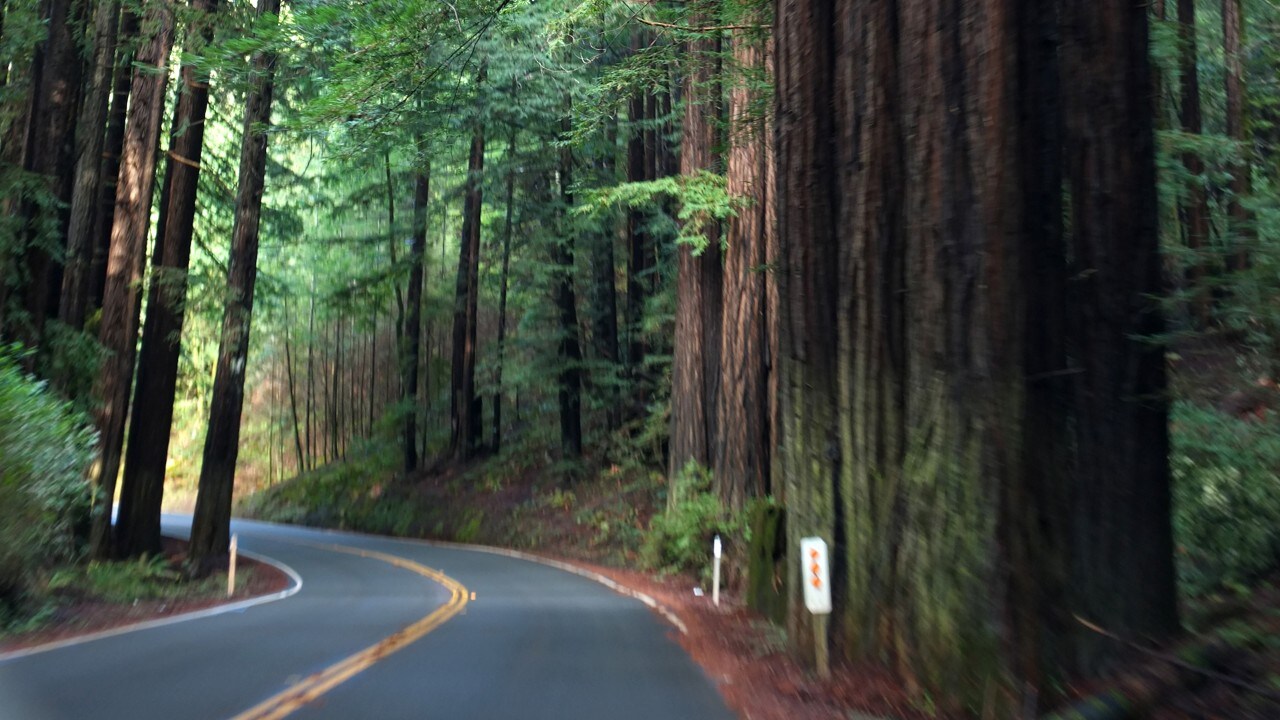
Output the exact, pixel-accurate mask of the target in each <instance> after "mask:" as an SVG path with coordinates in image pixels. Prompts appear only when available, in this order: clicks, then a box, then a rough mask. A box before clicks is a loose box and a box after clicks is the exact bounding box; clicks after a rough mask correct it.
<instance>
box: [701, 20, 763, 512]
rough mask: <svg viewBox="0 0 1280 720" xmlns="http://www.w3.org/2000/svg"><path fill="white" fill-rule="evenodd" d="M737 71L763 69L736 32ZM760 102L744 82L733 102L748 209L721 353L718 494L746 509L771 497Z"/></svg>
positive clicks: (734, 177) (732, 155) (735, 185)
mask: <svg viewBox="0 0 1280 720" xmlns="http://www.w3.org/2000/svg"><path fill="white" fill-rule="evenodd" d="M733 57H734V62H735V64H736V65H737V66H738V67H740V68H743V69H744V70H746V71H748V72H753V71H754V72H759V71H761V70H763V69H764V67H765V64H766V60H765V47H764V40H763V39H759V38H752V37H748V36H747V35H746V34H745V33H744V31H737V33H736V34H735V35H734V38H733ZM756 104H757V98H755V97H754V93H752V91H751V89H750V86H749V85H748V84H747V81H746V80H745V79H744V80H743V81H740V82H738V83H736V84H735V86H734V88H733V90H732V91H731V93H730V95H729V122H730V127H731V132H732V135H731V138H730V144H729V167H728V190H729V195H730V196H733V197H747V198H750V200H751V205H750V206H749V207H745V208H742V209H741V210H739V211H738V214H737V215H736V216H735V217H733V218H730V220H729V230H728V242H727V243H726V249H725V259H724V308H723V310H724V318H723V321H722V324H721V329H722V332H723V336H722V339H721V347H720V353H719V355H720V360H721V367H720V375H721V383H722V384H721V389H720V396H719V398H718V401H719V404H718V406H717V408H716V412H717V414H718V415H719V418H718V420H717V421H716V426H717V427H718V428H719V433H720V434H719V437H718V438H717V440H718V442H717V443H716V445H715V454H714V458H713V459H714V469H715V474H714V478H715V486H716V491H717V494H718V495H719V496H720V498H721V500H723V501H724V502H725V503H726V504H727V505H728V506H729V507H731V508H734V509H741V508H742V507H744V506H745V504H746V501H747V500H748V499H749V498H753V497H761V496H763V495H765V494H766V493H768V491H769V463H770V444H769V441H770V425H769V422H770V419H771V418H770V413H769V407H770V400H769V368H770V365H771V358H770V356H769V350H770V347H769V341H768V336H767V330H768V323H769V318H770V317H771V316H772V315H773V314H774V313H775V312H776V308H771V307H769V305H768V300H769V292H768V286H769V285H770V284H771V283H772V279H771V277H770V275H769V274H768V273H766V272H765V271H764V268H765V267H767V265H768V263H769V262H771V260H770V257H769V255H768V247H769V244H770V240H769V236H770V235H771V234H772V232H773V229H772V228H771V227H770V226H769V217H768V209H769V207H770V205H771V204H772V203H773V201H774V198H773V197H772V195H771V194H770V192H769V190H770V188H769V186H768V180H769V170H768V163H769V157H770V153H769V152H768V150H767V147H768V140H769V137H768V134H767V128H766V126H765V122H764V119H763V118H759V117H757V116H755V115H754V114H753V113H754V107H755V106H756Z"/></svg>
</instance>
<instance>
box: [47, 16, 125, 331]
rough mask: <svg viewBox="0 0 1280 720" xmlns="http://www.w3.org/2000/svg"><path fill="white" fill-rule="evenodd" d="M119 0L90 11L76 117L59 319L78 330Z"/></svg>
mask: <svg viewBox="0 0 1280 720" xmlns="http://www.w3.org/2000/svg"><path fill="white" fill-rule="evenodd" d="M119 29H120V0H99V2H98V4H97V7H96V8H95V9H94V15H93V56H92V61H91V64H90V67H89V80H88V82H87V83H85V96H84V99H83V100H82V102H81V104H80V118H79V120H78V122H77V125H78V127H79V132H78V133H77V135H76V156H75V175H74V185H73V187H72V189H71V213H70V220H69V224H68V226H67V257H66V263H65V272H64V274H63V277H62V302H61V306H60V307H59V313H60V319H61V320H62V322H64V323H66V324H67V325H69V326H71V327H72V328H75V329H77V330H79V329H80V328H82V327H84V320H85V315H86V312H87V310H88V306H89V291H90V281H89V265H90V263H91V261H92V256H93V237H94V236H93V230H94V223H93V221H94V217H95V215H96V210H97V208H98V202H99V197H100V196H99V180H100V178H101V176H102V175H101V174H102V164H103V163H102V148H103V143H104V142H105V141H106V126H107V107H108V101H109V100H110V99H111V78H112V74H113V73H112V71H113V70H114V69H115V58H116V36H117V34H118V32H119Z"/></svg>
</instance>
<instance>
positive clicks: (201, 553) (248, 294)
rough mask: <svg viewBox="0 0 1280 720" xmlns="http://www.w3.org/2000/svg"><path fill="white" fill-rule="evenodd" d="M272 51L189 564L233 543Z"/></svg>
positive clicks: (270, 1)
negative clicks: (234, 495) (233, 508)
mask: <svg viewBox="0 0 1280 720" xmlns="http://www.w3.org/2000/svg"><path fill="white" fill-rule="evenodd" d="M279 12H280V0H259V4H258V16H259V17H260V18H261V17H268V19H270V20H271V21H273V22H274V21H275V19H276V16H277V15H278V14H279ZM275 66H276V52H275V50H274V49H272V48H270V47H268V48H266V49H263V50H259V51H258V52H257V53H256V54H255V55H254V58H253V69H254V73H253V77H254V84H253V88H252V90H250V92H249V97H248V100H247V102H246V105H245V113H244V131H243V133H244V140H243V142H242V145H241V150H240V189H239V191H238V192H237V193H236V208H235V223H234V225H233V228H232V231H231V258H230V260H229V261H228V263H227V296H226V304H225V307H224V310H223V318H222V336H221V338H220V339H219V341H218V362H217V369H216V373H215V375H214V381H213V398H212V399H211V400H210V403H209V430H208V434H207V435H206V436H205V443H204V458H203V462H202V464H201V467H200V486H199V490H198V492H197V496H196V508H195V519H194V520H193V522H192V525H191V561H192V564H193V565H195V566H196V568H198V569H200V570H204V569H207V568H208V567H209V565H210V564H211V563H212V562H214V561H215V560H216V559H217V558H220V557H221V556H223V555H225V554H226V552H227V546H228V544H229V543H230V540H231V493H232V489H233V488H234V485H235V472H236V459H237V457H238V455H239V450H240V411H241V408H242V406H243V404H244V376H245V361H246V359H247V357H248V355H249V326H250V321H251V320H252V318H253V286H254V282H255V281H256V280H257V277H258V224H259V220H260V218H261V215H262V193H263V190H264V188H265V180H266V177H265V174H266V167H267V137H268V134H267V126H268V124H269V123H270V122H271V99H272V95H273V92H274V90H275Z"/></svg>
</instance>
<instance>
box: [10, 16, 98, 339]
mask: <svg viewBox="0 0 1280 720" xmlns="http://www.w3.org/2000/svg"><path fill="white" fill-rule="evenodd" d="M44 7H45V8H46V9H47V14H45V16H44V20H45V33H46V35H45V39H44V42H42V43H40V44H39V45H37V46H36V51H35V57H34V59H33V61H32V78H31V87H32V89H33V92H32V95H31V111H30V113H31V114H30V126H29V129H28V133H27V145H26V151H25V153H24V160H25V163H24V169H25V170H26V171H27V172H29V173H31V174H33V175H36V176H38V177H39V178H40V179H41V181H42V182H43V183H44V189H45V191H46V192H47V193H48V197H47V199H45V200H44V201H38V200H37V199H34V198H29V199H28V200H27V201H26V202H24V203H23V207H22V219H23V221H24V222H25V223H26V227H25V247H24V248H23V252H24V258H23V260H24V265H25V273H26V276H25V280H26V285H25V288H24V290H25V307H26V311H27V318H26V321H27V327H26V330H25V332H24V333H22V335H23V337H25V339H27V341H28V343H29V345H31V346H32V347H38V346H39V344H40V340H41V339H42V338H43V334H44V324H45V321H46V320H47V319H49V318H51V317H52V318H56V317H58V302H59V299H60V295H61V291H62V264H61V263H62V258H63V255H64V250H65V248H66V245H65V243H66V228H67V219H68V218H67V213H66V210H65V209H64V208H65V207H66V204H67V203H69V202H70V200H71V186H72V177H73V175H74V169H75V135H76V127H75V123H76V118H77V115H78V112H77V110H78V107H79V101H80V79H81V75H82V74H83V70H84V61H83V59H82V58H81V54H80V49H79V47H78V46H77V41H76V37H75V34H76V27H77V26H78V25H79V24H80V23H82V22H83V18H82V17H81V11H82V9H83V7H84V5H83V2H82V0H46V2H45V4H44Z"/></svg>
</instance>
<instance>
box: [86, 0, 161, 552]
mask: <svg viewBox="0 0 1280 720" xmlns="http://www.w3.org/2000/svg"><path fill="white" fill-rule="evenodd" d="M145 26H146V27H148V28H150V29H151V30H152V35H151V36H150V38H148V40H147V41H146V42H145V43H144V44H143V46H142V47H141V48H140V49H139V50H138V54H137V65H138V67H137V69H136V70H135V71H134V74H133V89H132V90H131V95H132V97H133V98H134V102H133V103H131V104H130V106H129V112H128V116H127V120H126V122H125V130H124V141H123V149H122V151H121V156H120V174H119V179H118V182H117V184H116V199H115V204H114V206H115V217H114V219H113V221H112V224H111V251H110V254H109V255H108V258H107V270H106V271H107V276H106V283H105V287H104V291H103V298H102V324H101V326H100V328H99V335H98V340H99V342H101V343H102V346H103V347H104V348H105V349H106V350H107V352H108V353H109V355H108V357H107V359H106V360H105V361H104V362H103V365H102V370H101V372H100V373H99V374H98V388H97V390H98V396H99V397H100V398H101V399H102V405H101V406H100V407H99V409H98V412H97V417H96V420H97V426H98V434H99V438H98V442H99V449H100V453H101V458H100V460H99V463H98V465H97V467H96V477H95V485H96V486H97V493H98V501H99V502H101V503H102V507H101V508H100V509H99V512H98V514H97V516H96V517H95V518H94V524H93V537H92V542H93V547H94V553H95V554H96V555H98V556H99V557H102V556H104V555H106V554H108V553H109V552H110V539H111V538H110V532H109V531H110V528H111V503H112V500H113V498H114V496H115V487H116V476H117V475H118V474H119V472H120V459H121V458H120V456H121V451H122V450H123V447H124V429H125V418H126V415H127V413H128V410H129V390H130V388H131V386H132V383H133V370H134V357H135V354H136V352H137V343H138V320H139V314H140V311H141V310H140V309H141V302H142V301H141V295H140V294H139V293H140V290H139V288H140V285H141V282H142V271H143V267H144V264H145V261H146V248H145V242H146V238H147V230H148V228H149V226H150V224H151V189H152V186H153V184H154V182H155V169H156V148H157V146H158V145H159V139H160V121H161V117H162V116H163V114H164V100H163V98H164V88H165V83H166V81H167V80H168V65H169V51H170V50H171V49H172V47H173V8H172V7H170V6H169V5H168V4H167V3H157V4H156V5H154V6H152V8H151V10H150V12H149V14H148V16H147V19H146V22H145Z"/></svg>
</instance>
